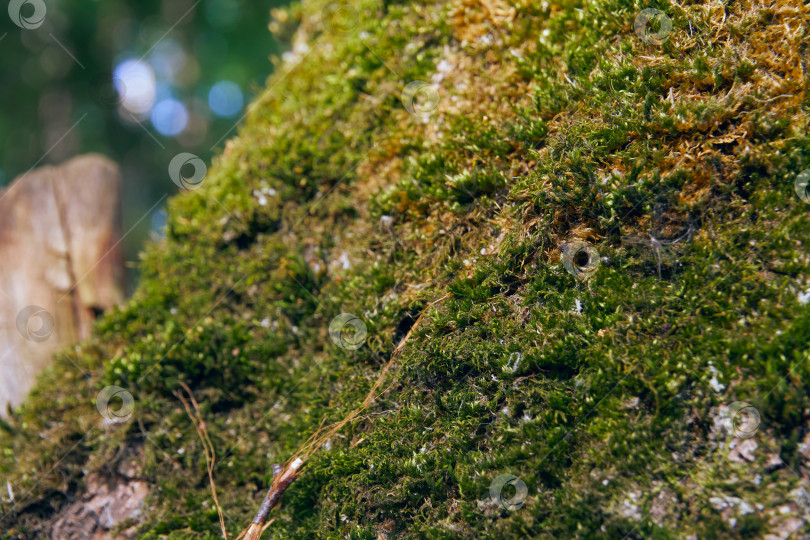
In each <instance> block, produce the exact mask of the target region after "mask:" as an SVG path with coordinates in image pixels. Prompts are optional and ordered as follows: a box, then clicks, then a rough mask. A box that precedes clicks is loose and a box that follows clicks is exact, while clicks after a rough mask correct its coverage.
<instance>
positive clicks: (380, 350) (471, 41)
mask: <svg viewBox="0 0 810 540" xmlns="http://www.w3.org/2000/svg"><path fill="white" fill-rule="evenodd" d="M342 7H343V8H344V9H342V10H337V12H338V13H340V14H341V19H339V20H336V21H335V20H333V19H330V16H331V14H334V13H336V10H334V9H332V8H328V7H327V4H326V3H324V2H319V1H312V2H304V3H303V4H301V5H297V6H295V7H293V8H291V9H290V10H289V11H288V12H286V13H284V14H282V15H280V19H281V20H282V22H283V21H285V20H286V21H287V22H286V23H285V24H281V23H278V24H275V25H273V27H274V28H276V29H279V30H284V29H285V28H288V27H289V26H290V25H291V24H298V32H297V34H296V41H295V44H294V48H293V51H292V52H291V54H289V55H288V57H287V58H286V59H285V60H284V61H283V62H279V65H278V69H277V73H276V74H275V75H274V76H273V77H272V78H271V79H270V80H269V81H268V89H267V91H266V93H265V94H264V95H263V96H261V98H260V99H259V100H258V101H257V102H256V103H255V104H254V105H253V107H252V112H251V114H250V115H249V117H248V119H247V121H246V124H245V126H244V127H243V128H242V129H241V132H240V135H239V137H237V138H236V139H234V140H232V141H230V142H228V144H227V146H226V148H225V150H224V152H223V154H222V156H221V157H220V158H219V159H218V160H217V161H216V163H215V164H214V166H213V167H212V168H211V170H210V174H209V176H208V177H207V178H206V180H205V181H204V183H203V185H202V187H201V188H200V189H198V190H195V191H192V192H189V193H185V194H183V195H180V196H178V197H176V198H174V199H173V200H172V202H171V204H170V213H169V214H170V215H169V224H168V229H167V236H166V238H165V239H164V240H162V241H160V242H156V243H153V244H152V245H150V246H149V247H148V248H147V250H146V252H145V254H144V256H143V262H142V264H141V270H142V276H143V277H142V283H141V285H140V287H139V289H138V291H137V293H136V294H135V296H134V297H133V298H132V299H131V301H129V302H128V304H127V305H126V306H123V307H122V308H121V309H120V310H118V311H116V312H114V313H111V314H109V315H107V316H106V317H105V318H104V319H103V320H102V321H101V322H100V323H99V324H98V325H97V329H96V337H95V338H94V339H93V340H92V341H90V342H88V343H84V344H82V345H81V346H80V347H77V348H76V349H74V350H70V351H66V352H65V353H64V354H63V355H62V356H60V358H59V359H58V360H57V362H56V365H55V366H54V367H53V368H52V369H50V370H49V371H48V372H47V373H46V374H45V375H44V376H43V377H42V380H41V382H40V384H39V386H38V387H37V389H36V390H35V392H34V393H33V394H32V396H31V398H30V399H29V400H28V402H27V403H26V405H25V406H24V407H22V408H21V409H20V410H18V411H16V412H15V414H14V416H13V417H12V418H11V420H10V421H9V422H8V424H7V425H4V426H3V440H2V445H3V456H2V460H0V472H2V478H3V479H8V481H9V482H10V483H11V484H12V485H13V486H14V491H15V493H16V495H17V501H16V504H11V503H8V502H6V501H4V502H2V505H0V511H1V512H2V515H3V517H2V519H0V523H2V524H3V526H2V528H3V530H4V536H3V537H4V538H26V537H37V536H38V534H40V532H39V531H41V529H40V528H41V527H43V526H44V524H46V523H47V521H48V519H49V518H50V517H51V516H53V515H54V513H55V512H56V511H58V510H59V508H61V507H62V506H63V505H64V504H65V501H67V500H69V499H70V498H71V495H72V494H74V493H76V492H77V491H78V490H80V489H81V485H82V479H83V477H84V475H85V474H86V473H87V472H88V471H92V470H104V469H108V468H110V467H112V466H114V464H115V463H116V462H117V461H118V460H121V459H124V458H125V457H126V456H128V455H133V454H137V455H142V456H143V457H142V462H143V464H144V470H143V472H142V474H143V476H144V478H146V479H147V480H148V481H149V483H150V485H151V486H152V491H151V495H150V498H149V499H148V506H147V509H146V511H145V513H144V515H143V519H142V521H141V522H139V523H138V524H137V525H138V527H139V529H138V530H139V533H140V534H141V535H142V536H143V537H145V538H186V537H204V538H216V537H219V525H218V519H217V514H216V511H215V508H214V506H213V502H212V500H211V495H210V490H209V485H208V479H207V475H206V470H205V461H204V456H203V451H202V447H201V445H200V443H199V440H198V439H197V436H196V434H195V431H194V427H193V425H192V424H191V422H190V421H189V419H188V417H187V416H186V414H185V411H184V410H183V408H182V406H181V404H180V403H179V401H178V400H177V399H176V397H174V396H173V394H172V392H173V391H175V390H177V389H178V388H179V384H178V381H184V382H186V383H188V384H189V385H190V386H191V387H192V388H193V389H194V392H195V394H196V396H197V399H198V400H199V401H200V403H201V406H202V413H203V416H204V418H205V420H206V422H207V427H208V431H209V433H210V435H211V438H212V440H213V443H214V446H215V448H216V450H217V454H218V462H217V465H216V469H215V479H216V483H217V487H218V493H219V500H220V503H221V504H222V507H223V511H224V514H225V519H226V524H227V526H228V529H229V531H230V532H232V533H236V532H238V531H240V530H242V529H243V528H244V527H245V526H246V525H247V524H248V523H249V522H250V519H251V518H252V515H253V513H254V512H255V510H256V508H257V506H258V504H259V502H260V501H261V499H262V497H263V495H264V492H265V490H266V488H267V486H268V485H269V482H270V480H271V478H272V473H271V469H270V466H271V464H273V463H281V462H284V461H285V460H286V459H287V458H289V456H291V455H292V454H293V453H294V452H295V451H296V449H297V448H298V447H299V446H300V445H301V444H302V443H303V442H304V441H305V440H306V439H307V437H308V436H309V434H311V433H312V432H313V431H314V430H315V429H317V428H318V426H319V425H321V423H322V422H323V421H324V419H325V421H326V422H333V421H337V420H340V419H341V418H342V417H343V416H345V415H346V414H347V413H348V412H349V411H350V410H352V409H353V408H355V407H356V406H357V405H358V404H359V403H360V402H361V401H362V399H363V397H364V396H365V394H366V392H368V390H369V388H370V387H371V385H372V384H373V382H374V380H375V379H376V376H377V372H378V370H379V369H380V367H381V366H382V365H384V363H385V362H386V361H387V359H388V358H389V356H390V354H391V352H392V350H393V349H394V347H395V346H396V344H397V343H398V342H399V340H400V339H401V338H402V336H403V335H404V334H405V333H406V332H407V331H408V329H410V327H411V325H412V324H413V321H414V320H415V318H416V317H417V316H418V314H419V313H420V312H421V311H422V310H423V309H424V308H425V307H426V306H427V305H428V304H430V303H431V302H433V301H434V300H436V299H438V298H440V297H442V296H444V295H446V294H447V293H452V296H450V297H449V298H447V299H446V300H444V301H443V302H441V303H438V304H436V305H435V306H434V307H433V308H432V309H431V310H430V311H429V312H428V313H426V315H425V317H424V319H423V320H422V322H421V323H420V325H419V326H418V327H416V329H415V331H414V333H413V335H412V336H411V339H410V340H409V342H408V344H407V345H406V347H405V348H404V350H403V353H402V355H401V356H400V357H399V359H398V360H397V363H396V366H397V369H396V371H395V373H394V374H393V375H391V376H390V377H389V380H388V384H387V385H386V388H387V390H386V391H385V392H384V393H383V394H382V395H381V396H380V397H379V399H377V400H376V402H375V403H374V405H373V407H372V408H371V409H370V410H369V411H367V414H365V415H364V416H363V417H362V419H361V420H359V421H356V422H354V423H352V424H351V425H350V426H347V427H346V428H345V429H344V431H343V432H342V433H341V434H340V436H339V437H335V438H334V439H333V440H330V441H329V444H328V445H326V447H324V448H323V449H322V450H321V451H319V452H318V453H317V454H316V455H315V456H314V457H313V458H312V460H310V461H309V462H308V463H307V465H306V467H305V469H304V472H303V473H302V475H301V476H300V478H299V479H298V480H296V482H295V483H294V484H293V486H292V487H291V488H290V489H289V490H288V491H287V493H286V494H285V495H284V499H283V505H282V506H281V507H280V508H277V509H275V510H273V512H272V514H271V517H273V518H274V519H275V521H274V523H273V524H272V526H271V530H272V531H273V535H274V537H276V538H313V537H319V538H358V539H359V538H369V539H372V538H377V537H378V535H380V534H388V535H389V537H392V538H393V537H424V538H505V537H512V536H515V537H517V536H531V537H540V538H573V537H581V538H683V537H687V536H689V535H696V537H697V538H759V537H763V536H765V535H766V534H769V533H771V534H780V532H779V531H780V530H781V531H783V533H784V531H785V530H787V528H789V525H788V523H793V525H791V526H795V524H796V523H797V521H793V522H789V520H791V519H793V520H798V522H799V523H800V525H799V526H798V528H796V527H794V528H795V529H796V530H795V532H794V534H795V535H801V534H808V532H810V505H809V504H808V501H810V484H809V483H808V468H809V467H810V463H809V462H808V456H810V449H808V448H807V447H806V446H805V445H806V444H807V440H808V439H807V435H808V432H810V423H809V421H810V400H808V397H807V389H808V383H807V381H810V347H809V346H808V344H809V343H810V305H808V304H807V303H806V302H805V303H802V302H801V301H800V300H801V299H802V298H800V297H801V294H802V293H803V292H804V291H805V290H807V288H808V287H810V283H808V270H810V257H808V253H807V247H806V246H808V245H810V219H808V217H809V216H810V205H808V204H806V203H803V202H802V201H801V200H800V199H799V198H798V197H797V195H796V193H795V192H794V187H793V182H794V179H795V178H796V176H797V175H798V174H799V173H800V171H802V170H804V169H807V168H808V167H810V138H808V134H807V112H808V107H810V98H808V94H807V92H806V90H807V84H808V74H809V73H810V65H808V30H807V29H808V9H807V6H806V5H805V4H803V3H802V2H800V1H784V2H752V1H741V2H733V3H722V2H707V3H703V4H685V5H680V4H677V3H675V2H657V3H655V4H651V5H647V4H640V3H634V2H628V1H624V0H605V1H603V2H588V1H582V0H569V1H566V0H552V1H549V2H534V1H531V2H530V1H526V0H510V1H506V0H479V1H474V0H456V1H454V2H451V3H440V2H411V3H400V2H393V1H385V2H380V1H376V0H375V1H371V0H362V1H357V2H355V3H353V4H345V5H344V6H342ZM648 7H655V8H658V9H660V10H662V11H663V12H664V13H666V14H667V15H668V16H669V17H670V18H671V20H672V24H673V27H672V32H671V34H670V35H669V38H668V39H667V40H666V41H665V42H664V43H662V44H660V45H658V44H649V43H645V42H644V41H642V40H641V39H640V38H639V37H638V36H637V35H636V33H635V32H634V30H633V22H634V19H635V18H636V15H637V14H638V13H639V12H640V11H641V10H642V9H644V8H648ZM330 20H332V22H333V23H334V24H329V22H330ZM413 80H423V81H430V82H433V83H435V84H437V85H438V87H439V88H440V101H439V104H438V108H437V110H436V111H434V112H432V113H429V114H416V115H412V114H409V113H408V112H407V111H406V110H405V108H404V107H403V104H402V103H401V99H400V98H401V93H402V91H403V89H404V87H405V85H406V84H407V83H409V82H411V81H413ZM686 232H688V234H686V235H685V236H684V233H686ZM650 234H652V235H654V236H655V237H656V238H659V239H674V238H679V237H681V240H680V241H679V242H677V243H673V244H670V245H667V246H665V248H666V253H665V255H666V257H665V258H664V259H663V260H662V264H661V266H660V272H659V264H658V263H659V260H658V258H657V257H656V256H655V254H654V253H653V252H652V251H651V250H650V248H649V246H645V245H643V244H638V243H636V244H629V243H627V242H623V241H622V239H621V237H622V236H625V237H627V236H635V237H637V239H638V238H643V237H644V235H650ZM568 240H582V241H587V242H590V243H591V244H593V245H594V247H595V248H596V249H597V250H598V252H599V254H600V256H601V259H600V261H599V266H598V268H597V269H596V271H595V272H594V273H593V274H592V275H591V276H590V279H587V280H578V279H576V278H575V277H574V276H573V275H572V274H571V273H569V272H567V271H566V269H565V268H564V265H563V264H562V263H561V261H560V251H559V245H560V244H561V243H562V242H564V241H568ZM341 312H346V313H353V314H355V315H357V316H358V317H360V318H361V319H362V320H363V321H364V322H365V324H366V326H367V328H368V337H367V339H366V341H365V343H364V345H363V346H362V347H361V348H360V349H358V350H355V351H351V350H345V349H341V348H339V347H336V346H335V345H334V344H333V343H332V341H331V340H330V338H329V336H328V335H327V328H328V325H329V322H330V321H331V320H332V319H333V318H334V317H335V316H337V315H338V314H340V313H341ZM518 355H519V356H518ZM518 357H519V358H520V361H519V363H518V366H517V369H515V370H513V369H512V367H513V365H514V363H515V360H516V359H517V358H518ZM507 364H508V365H507ZM108 384H118V385H120V386H122V387H125V388H127V389H128V390H129V391H130V392H131V393H132V394H133V396H134V398H135V403H136V407H135V413H134V415H133V417H132V418H131V420H130V421H128V422H127V423H124V424H115V425H112V426H110V425H107V424H105V423H104V422H103V421H102V419H101V417H100V416H99V414H98V413H97V412H96V411H95V403H94V400H95V396H96V393H97V392H98V391H99V389H101V388H102V387H104V386H105V385H108ZM735 401H745V402H748V403H750V404H751V405H753V406H754V407H756V409H757V410H758V411H759V413H760V415H761V423H760V426H759V429H758V431H757V433H756V435H755V437H754V441H755V443H754V444H753V446H754V447H755V448H754V450H753V451H752V452H750V453H748V454H746V455H747V457H744V458H740V455H739V445H740V443H741V439H739V438H737V439H735V438H733V437H730V436H729V434H728V433H727V430H726V429H725V428H724V427H723V422H722V414H721V413H722V411H724V410H726V409H725V407H727V406H728V405H729V404H730V403H732V402H735ZM726 428H727V426H726ZM746 444H748V445H749V448H750V447H751V443H746ZM503 473H511V474H514V475H516V476H518V477H519V478H521V479H522V480H523V481H524V482H525V483H526V485H527V487H528V498H527V499H526V500H525V505H524V506H523V507H522V508H521V509H519V510H516V511H513V512H510V511H508V510H505V509H502V508H500V507H499V506H498V505H497V504H495V503H493V502H492V501H491V500H490V498H489V486H490V483H491V482H492V481H493V479H494V478H495V477H497V476H498V475H500V474H503ZM718 501H720V502H718ZM723 501H726V502H725V503H724V502H723ZM728 501H732V502H731V503H729V502H728ZM733 501H738V502H736V503H735V502H733ZM739 501H742V502H743V503H745V505H742V504H741V503H740V502H739ZM735 504H736V506H735ZM724 505H725V507H724ZM749 510H750V511H749ZM126 525H132V523H129V524H126ZM784 534H786V533H784ZM796 537H799V536H796Z"/></svg>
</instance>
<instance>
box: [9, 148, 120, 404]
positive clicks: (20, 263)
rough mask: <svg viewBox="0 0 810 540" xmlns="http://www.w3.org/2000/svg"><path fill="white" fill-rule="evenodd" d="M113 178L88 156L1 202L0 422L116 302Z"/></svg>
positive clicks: (40, 176) (37, 176)
mask: <svg viewBox="0 0 810 540" xmlns="http://www.w3.org/2000/svg"><path fill="white" fill-rule="evenodd" d="M120 198H121V177H120V173H119V170H118V167H117V165H115V164H114V163H113V162H111V161H110V160H108V159H106V158H104V157H102V156H97V155H88V156H81V157H77V158H74V159H72V160H70V161H68V162H67V163H65V164H63V165H61V166H59V167H42V168H40V169H36V170H33V171H30V172H28V173H26V174H24V175H22V176H20V177H18V178H16V179H15V180H14V182H13V183H12V184H11V185H10V186H9V187H8V188H7V189H6V190H4V191H2V192H0V409H1V410H0V416H5V415H6V414H7V406H8V405H9V404H10V405H12V406H14V405H17V404H19V403H20V402H22V401H23V399H24V398H25V395H26V394H27V392H28V390H30V388H31V387H32V386H33V384H34V381H35V379H36V376H37V375H38V374H39V373H40V372H41V371H42V370H43V369H44V368H45V367H46V366H47V365H48V364H49V363H50V362H51V358H52V356H53V354H54V352H55V351H57V350H58V349H60V348H62V347H64V346H66V345H69V344H71V343H73V342H75V341H77V340H78V339H84V338H86V337H88V336H89V335H90V328H91V325H92V322H93V320H94V319H95V317H96V316H98V314H99V313H101V312H103V311H106V310H108V309H110V308H111V307H112V306H113V305H115V304H116V303H118V302H120V301H121V300H122V299H123V292H124V287H123V276H124V267H123V259H122V254H121V250H120V247H119V242H120V239H121V210H120V207H121V204H120Z"/></svg>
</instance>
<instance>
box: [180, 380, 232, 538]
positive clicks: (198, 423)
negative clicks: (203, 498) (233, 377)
mask: <svg viewBox="0 0 810 540" xmlns="http://www.w3.org/2000/svg"><path fill="white" fill-rule="evenodd" d="M179 382H180V386H182V387H183V390H185V391H186V393H187V394H188V399H187V398H186V397H185V396H184V395H183V394H182V393H180V392H175V393H174V395H175V396H177V398H178V399H179V400H180V402H181V403H182V404H183V407H185V409H186V414H188V417H189V419H191V422H192V423H193V424H194V429H196V430H197V435H198V436H199V437H200V441H201V442H202V445H203V452H204V454H205V464H206V468H207V469H208V481H209V482H210V484H211V493H212V495H213V496H214V504H215V505H216V507H217V514H218V515H219V526H220V528H221V529H222V538H225V539H227V538H228V532H227V531H226V530H225V518H224V517H223V515H222V507H221V506H220V505H219V499H218V498H217V486H216V484H215V483H214V463H215V461H216V454H215V453H214V445H213V443H212V442H211V438H210V437H209V436H208V428H206V426H205V420H203V418H202V415H201V414H200V407H199V406H198V405H197V400H196V399H194V394H193V393H192V392H191V388H189V387H188V385H187V384H186V383H184V382H183V381H179ZM192 407H193V408H194V411H193V412H192V410H191V409H192Z"/></svg>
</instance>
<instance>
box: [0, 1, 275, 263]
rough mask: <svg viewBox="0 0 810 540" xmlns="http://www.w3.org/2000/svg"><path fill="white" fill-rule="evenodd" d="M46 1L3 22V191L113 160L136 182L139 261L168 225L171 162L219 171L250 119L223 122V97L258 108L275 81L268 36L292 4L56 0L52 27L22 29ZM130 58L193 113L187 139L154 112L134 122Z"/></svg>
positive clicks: (127, 192) (134, 233) (130, 222)
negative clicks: (213, 98)
mask: <svg viewBox="0 0 810 540" xmlns="http://www.w3.org/2000/svg"><path fill="white" fill-rule="evenodd" d="M37 2H40V0H25V2H24V3H22V2H21V1H20V0H17V2H16V5H15V2H11V3H9V7H8V9H7V10H6V9H4V10H2V13H0V99H1V100H2V103H3V110H2V114H0V186H3V185H6V184H8V183H10V182H11V181H12V180H13V178H14V177H16V176H17V175H19V174H22V173H24V172H26V171H28V170H29V169H31V168H32V167H35V166H41V165H46V164H49V163H59V162H62V161H64V160H65V159H68V158H69V157H71V156H73V155H76V154H79V153H85V152H100V153H102V154H104V155H106V156H109V157H111V158H112V159H114V160H116V161H117V162H118V163H119V164H121V166H122V169H123V173H124V231H125V232H126V231H130V229H131V231H130V232H129V234H128V236H127V237H126V239H125V252H126V255H127V259H128V260H132V259H133V258H134V257H135V256H136V254H137V251H138V250H139V249H140V246H141V245H142V243H143V240H144V238H145V237H146V236H147V235H148V234H149V230H150V228H155V227H159V226H160V222H161V221H162V220H161V218H160V212H161V206H162V202H161V201H163V200H164V196H165V195H166V194H171V193H174V192H175V190H177V187H176V186H175V185H174V184H173V183H172V182H171V179H170V178H169V175H168V173H167V167H168V164H169V162H170V161H171V158H172V157H174V156H175V155H176V154H177V153H179V152H181V151H185V152H191V153H194V154H197V155H199V156H200V157H201V158H202V159H203V160H205V161H206V162H209V163H210V157H211V155H212V154H213V151H215V150H217V149H218V148H221V147H222V146H223V145H224V141H225V140H227V138H226V134H227V135H230V134H233V132H234V130H233V128H234V126H235V125H236V124H237V121H238V120H239V119H240V118H241V116H242V114H243V113H244V106H242V107H241V108H239V109H238V110H237V112H235V113H233V114H232V115H231V116H229V117H220V116H217V115H215V114H214V113H213V112H212V111H211V108H210V106H209V102H208V97H209V92H210V89H211V87H212V86H213V85H215V84H216V83H217V82H220V81H231V82H233V83H235V84H236V85H237V86H238V87H239V88H240V89H241V93H242V100H241V101H242V102H243V103H244V104H247V103H248V102H249V101H250V100H251V98H252V96H253V95H254V94H255V93H256V92H257V91H258V89H259V88H260V87H262V86H263V84H264V80H265V79H266V77H267V76H268V75H269V74H270V73H271V72H272V71H273V64H272V63H271V61H270V60H271V59H270V57H271V56H272V55H275V54H278V53H279V52H280V48H281V47H280V45H279V43H277V41H276V39H275V38H274V36H273V35H272V34H271V33H270V32H269V31H268V22H269V21H270V20H271V16H270V11H271V9H273V8H275V7H278V6H281V5H283V4H286V3H287V2H285V1H284V0H269V1H267V2H247V1H245V0H197V1H194V0H139V1H135V0H112V1H110V0H105V1H104V2H101V1H99V0H94V1H87V0H47V1H45V2H44V3H40V7H39V8H40V9H44V11H42V12H40V13H44V19H42V20H41V24H40V23H39V22H38V21H32V22H30V24H28V26H32V27H33V26H36V28H28V29H26V28H21V27H20V25H19V24H16V23H15V21H14V20H13V19H12V15H14V14H15V13H17V12H19V13H20V15H21V18H19V19H17V22H20V21H21V22H22V23H23V26H26V24H25V21H26V19H28V20H29V21H31V18H32V17H35V16H37V17H38V13H37ZM20 4H21V5H20ZM18 6H19V10H16V8H17V7H18ZM42 6H44V8H42ZM126 60H141V61H142V62H143V63H144V64H143V65H147V66H149V67H150V68H151V69H152V70H153V72H154V73H155V78H156V83H157V84H156V86H157V99H156V100H155V101H156V102H159V101H160V99H162V98H173V99H175V100H176V101H177V102H179V103H181V104H182V105H183V106H184V107H186V108H187V111H188V121H187V122H186V126H185V129H184V130H183V131H182V132H181V133H180V134H178V135H177V136H167V135H164V134H161V133H160V131H158V130H157V129H156V128H155V125H154V124H153V122H152V121H151V120H152V119H150V118H149V115H148V112H147V114H145V115H142V116H141V117H139V118H138V122H133V121H132V120H131V115H129V114H128V113H127V111H126V109H124V108H122V107H121V98H122V95H123V96H124V97H126V92H125V89H124V88H123V87H122V86H121V85H120V84H119V85H118V89H117V90H116V88H115V87H114V85H113V73H115V72H116V66H120V64H121V63H122V62H124V61H126ZM167 64H168V65H167ZM120 82H121V81H120V79H119V80H117V83H120ZM231 87H232V88H233V85H231ZM130 90H131V89H130ZM237 106H238V103H237ZM155 212H158V215H157V216H154V217H155V219H154V220H153V219H152V217H153V216H152V214H154V213H155Z"/></svg>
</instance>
